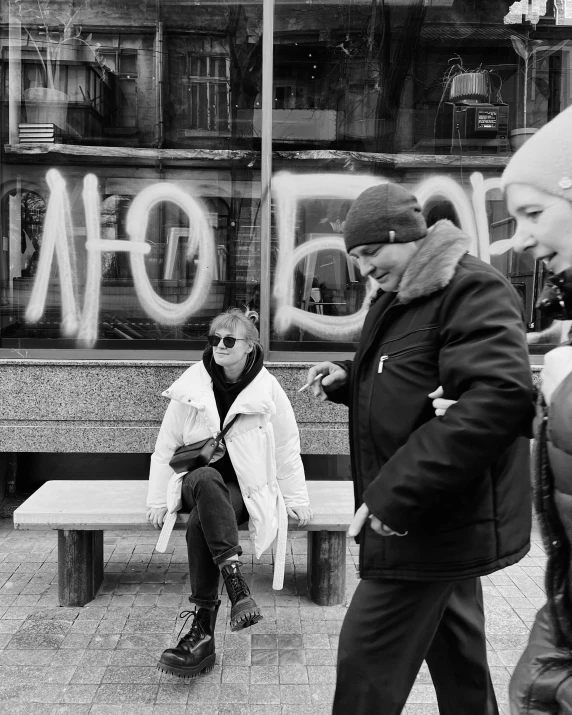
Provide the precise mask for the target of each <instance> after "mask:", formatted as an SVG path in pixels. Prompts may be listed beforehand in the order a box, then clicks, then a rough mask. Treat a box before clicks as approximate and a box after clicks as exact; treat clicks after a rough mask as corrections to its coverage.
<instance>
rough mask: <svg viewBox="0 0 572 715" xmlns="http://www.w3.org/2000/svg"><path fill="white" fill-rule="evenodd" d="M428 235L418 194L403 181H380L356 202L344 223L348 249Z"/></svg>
mask: <svg viewBox="0 0 572 715" xmlns="http://www.w3.org/2000/svg"><path fill="white" fill-rule="evenodd" d="M426 235H427V224H426V223H425V218H424V216H423V213H422V211H421V206H420V204H419V202H418V201H417V199H416V198H415V196H414V195H413V194H412V193H411V192H410V191H407V189H404V188H403V186H400V185H399V184H390V183H387V184H378V185H377V186H372V187H371V188H369V189H366V190H365V191H363V192H362V193H361V194H360V195H359V196H358V197H357V199H356V200H355V201H354V202H353V204H352V206H351V208H350V210H349V211H348V214H347V216H346V222H345V226H344V240H345V242H346V249H347V251H351V249H352V248H355V247H356V246H364V245H366V244H371V243H409V242H411V241H418V240H419V239H420V238H424V237H425V236H426Z"/></svg>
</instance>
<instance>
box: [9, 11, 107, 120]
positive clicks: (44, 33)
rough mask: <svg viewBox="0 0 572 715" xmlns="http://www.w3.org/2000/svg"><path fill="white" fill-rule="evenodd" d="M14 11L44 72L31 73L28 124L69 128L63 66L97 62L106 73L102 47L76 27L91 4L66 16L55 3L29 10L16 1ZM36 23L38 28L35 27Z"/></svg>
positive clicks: (26, 96) (27, 91)
mask: <svg viewBox="0 0 572 715" xmlns="http://www.w3.org/2000/svg"><path fill="white" fill-rule="evenodd" d="M13 7H14V9H15V10H16V13H15V14H16V15H17V16H18V17H19V19H20V21H21V22H22V29H23V31H24V33H25V38H26V45H28V46H30V45H31V46H32V47H33V48H34V50H35V54H36V56H37V57H38V58H39V60H40V63H39V68H38V69H40V68H41V70H40V71H35V72H31V76H30V77H28V80H29V83H30V86H29V87H28V88H26V89H25V90H24V102H25V105H26V117H27V120H28V122H30V123H34V124H35V123H44V122H47V123H52V124H55V125H57V126H58V127H60V128H65V126H66V116H67V105H68V95H67V94H66V93H65V92H64V91H62V90H63V89H64V87H63V86H62V82H61V79H62V77H61V74H62V72H61V70H62V66H63V64H64V63H65V62H69V61H75V62H78V61H83V62H90V61H91V62H97V63H98V65H99V66H100V67H101V68H102V70H103V72H104V73H105V69H106V65H105V58H104V57H103V55H102V54H101V53H100V51H99V48H100V43H97V44H92V42H91V38H92V36H91V34H90V35H88V36H87V37H82V28H81V26H78V25H76V24H75V23H76V20H77V18H78V15H79V14H80V13H81V11H82V10H84V9H85V8H86V7H87V3H85V4H84V5H81V6H80V7H79V8H78V9H76V10H75V11H72V10H70V11H69V12H67V13H66V14H65V15H64V14H62V13H61V12H58V11H56V10H54V8H53V7H51V0H37V2H36V4H35V5H34V6H32V5H31V4H30V5H27V6H26V7H25V9H24V8H23V7H22V0H13ZM60 7H61V6H60ZM32 10H33V13H32ZM33 21H35V22H34V25H35V27H32V22H33ZM26 22H28V25H26Z"/></svg>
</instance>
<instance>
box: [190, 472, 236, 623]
mask: <svg viewBox="0 0 572 715" xmlns="http://www.w3.org/2000/svg"><path fill="white" fill-rule="evenodd" d="M215 464H216V463H215ZM182 502H183V508H182V511H188V512H190V514H189V520H188V522H187V553H188V557H189V577H190V580H191V595H190V597H189V601H190V602H191V603H195V604H196V605H197V606H199V607H200V606H202V607H204V608H211V609H212V608H214V606H216V604H217V600H218V598H217V597H218V586H219V576H220V570H219V567H218V564H220V563H222V562H223V561H225V560H226V559H228V558H229V557H230V556H234V555H235V554H236V555H238V556H240V555H241V554H242V548H241V547H240V545H239V543H238V525H239V524H242V523H243V522H245V521H248V512H247V510H246V507H245V505H244V501H243V499H242V493H241V491H240V487H239V486H238V482H237V481H235V480H233V479H228V480H227V481H225V479H223V477H222V476H221V474H220V472H218V471H217V470H216V469H213V468H212V467H200V468H199V469H196V470H195V471H194V472H190V473H189V474H187V475H185V478H184V479H183V489H182Z"/></svg>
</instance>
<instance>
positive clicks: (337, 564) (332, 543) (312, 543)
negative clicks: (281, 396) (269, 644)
mask: <svg viewBox="0 0 572 715" xmlns="http://www.w3.org/2000/svg"><path fill="white" fill-rule="evenodd" d="M307 486H308V492H309V495H310V502H311V505H312V508H313V510H314V518H313V519H312V521H310V523H309V524H307V525H306V526H303V527H299V526H298V525H297V523H296V522H295V521H293V520H292V519H290V520H289V522H290V523H289V527H288V529H289V531H299V530H303V531H307V532H308V563H307V574H308V591H309V594H310V598H311V599H312V600H313V601H314V603H317V604H319V605H322V606H334V605H339V604H341V603H343V602H344V599H345V587H346V531H347V529H348V527H349V525H350V523H351V520H352V518H353V513H354V497H353V485H352V483H351V482H339V481H325V482H307ZM146 496H147V480H142V481H138V480H137V481H134V480H129V481H127V480H122V481H119V480H114V481H99V480H97V481H80V480H77V481H76V480H73V481H71V480H65V481H64V480H54V481H49V482H46V483H45V484H43V485H42V486H41V487H40V488H39V489H38V490H37V491H36V492H34V494H32V496H30V497H29V498H28V499H27V500H26V501H25V502H24V503H23V504H22V505H21V506H20V507H18V509H16V511H15V512H14V527H15V528H16V529H38V530H44V529H56V530H57V531H58V595H59V602H60V605H61V606H84V605H85V604H86V603H88V602H89V601H91V600H92V599H93V598H94V597H95V595H96V593H97V591H98V589H99V587H100V585H101V583H102V581H103V532H104V531H105V530H106V529H107V530H110V529H134V530H137V531H141V530H151V531H155V530H154V529H153V526H152V525H151V524H150V523H149V522H148V521H147V519H146V517H145V514H146V512H147V508H146V506H145V499H146ZM187 516H188V515H187V514H179V515H178V517H177V523H176V524H175V528H179V529H183V528H185V524H186V520H187ZM156 533H157V537H158V536H159V532H158V531H157V532H156Z"/></svg>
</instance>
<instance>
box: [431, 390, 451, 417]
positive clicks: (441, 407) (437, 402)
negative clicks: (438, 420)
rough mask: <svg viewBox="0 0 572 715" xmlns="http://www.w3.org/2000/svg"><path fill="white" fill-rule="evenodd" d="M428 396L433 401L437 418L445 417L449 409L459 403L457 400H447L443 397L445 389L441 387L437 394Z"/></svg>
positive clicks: (436, 391)
mask: <svg viewBox="0 0 572 715" xmlns="http://www.w3.org/2000/svg"><path fill="white" fill-rule="evenodd" d="M428 396H429V397H430V398H431V399H432V400H433V407H434V408H435V414H436V415H437V417H443V415H444V414H445V412H447V410H448V409H449V407H451V405H454V404H455V403H456V402H457V400H446V399H445V398H444V397H443V387H442V386H441V385H439V387H438V388H437V389H436V390H435V392H430V393H429V395H428Z"/></svg>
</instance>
